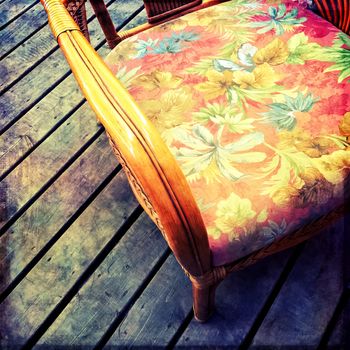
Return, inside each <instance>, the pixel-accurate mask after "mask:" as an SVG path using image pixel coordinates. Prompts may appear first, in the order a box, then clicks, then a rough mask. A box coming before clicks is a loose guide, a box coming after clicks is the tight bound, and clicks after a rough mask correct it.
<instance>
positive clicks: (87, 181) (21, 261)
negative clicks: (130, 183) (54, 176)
mask: <svg viewBox="0 0 350 350" xmlns="http://www.w3.org/2000/svg"><path fill="white" fill-rule="evenodd" d="M116 165H117V162H116V160H115V158H114V156H113V154H112V152H111V150H110V148H109V145H108V141H107V138H106V136H105V135H101V136H100V137H99V139H98V140H97V141H96V142H95V143H94V144H93V145H91V147H89V149H88V150H87V151H86V152H84V153H83V154H82V155H81V157H79V158H78V159H77V161H76V162H75V163H74V164H73V165H72V166H71V167H70V168H69V169H68V170H67V171H66V172H65V173H64V174H63V175H62V176H61V177H60V178H59V179H58V180H57V181H56V182H55V183H54V184H53V185H52V186H50V188H49V189H48V190H47V191H46V192H45V193H44V194H43V196H42V197H41V198H39V199H38V200H37V201H36V202H35V203H34V204H33V205H32V206H31V207H30V208H29V209H28V210H27V211H26V212H25V213H24V214H23V215H22V216H21V217H20V219H19V220H18V221H17V222H16V223H15V224H14V225H13V226H12V227H11V229H10V230H9V231H8V232H7V233H6V234H4V235H3V236H2V237H0V246H1V247H3V248H4V249H3V250H1V251H0V281H1V283H0V293H2V292H3V291H4V290H5V288H7V287H8V285H9V284H10V283H11V282H13V280H14V279H15V278H16V277H17V276H18V275H19V274H20V273H21V271H22V270H23V269H24V268H25V267H26V265H27V264H28V263H29V262H30V261H31V260H32V259H33V258H34V257H35V256H36V254H38V252H39V251H40V250H41V249H43V247H44V246H45V245H46V244H47V242H49V241H50V240H51V239H52V238H53V237H54V235H55V234H56V233H57V232H58V231H59V230H60V229H61V228H62V227H63V226H64V225H65V224H66V222H67V221H68V219H69V218H71V217H72V215H73V214H74V213H75V212H76V211H77V209H78V208H79V207H80V206H81V205H82V204H83V203H84V201H86V200H87V198H88V197H89V196H90V195H91V194H92V193H93V191H94V190H95V189H96V188H97V187H98V185H100V184H101V183H102V181H103V180H104V179H105V178H106V177H107V176H108V175H109V174H110V173H111V172H112V170H113V169H115V167H116Z"/></svg>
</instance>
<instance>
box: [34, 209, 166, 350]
mask: <svg viewBox="0 0 350 350" xmlns="http://www.w3.org/2000/svg"><path fill="white" fill-rule="evenodd" d="M166 250H167V245H166V243H165V241H164V239H163V237H162V235H161V234H160V232H159V230H158V229H157V227H156V226H155V225H154V224H153V223H152V222H151V220H150V219H149V218H148V217H147V215H146V214H142V216H141V217H140V218H139V219H138V220H137V221H136V222H135V224H134V225H133V226H132V227H131V228H130V230H129V231H128V232H127V234H126V235H125V236H124V237H123V238H122V240H121V241H120V242H119V243H118V245H117V246H116V248H115V249H114V250H113V251H112V252H111V253H110V254H109V255H108V256H107V258H106V259H105V260H104V261H103V263H102V264H101V265H100V266H99V268H98V269H97V270H96V271H95V273H94V274H93V275H92V276H91V278H90V279H89V281H88V282H87V283H86V284H85V285H84V286H83V288H82V289H81V290H80V291H79V294H78V295H76V297H74V299H72V301H71V302H70V304H69V305H68V306H67V308H66V309H65V310H64V311H63V312H62V313H61V315H60V316H59V317H58V318H57V319H56V321H55V322H54V323H53V325H52V326H51V327H50V328H49V329H48V331H47V332H46V333H45V335H44V336H43V337H42V338H41V339H40V341H39V343H38V344H39V345H45V346H50V347H55V346H58V345H60V346H64V347H67V348H68V347H69V348H72V347H74V346H80V347H83V348H84V349H90V348H93V347H94V345H96V344H97V342H98V341H99V340H100V338H101V337H102V336H103V334H104V332H105V331H106V330H107V329H108V327H109V325H110V324H111V323H112V321H113V320H114V318H115V317H117V316H118V314H119V313H120V311H121V310H122V309H123V308H124V307H125V305H126V304H127V303H128V301H129V300H130V298H131V297H132V296H133V295H134V294H135V292H136V291H137V290H138V289H139V287H140V284H141V282H142V281H143V280H144V279H145V277H146V276H147V275H148V274H149V273H150V271H151V270H152V269H153V268H154V266H155V264H156V263H157V261H158V260H159V259H160V257H161V256H162V254H164V252H165V251H166ZM39 348H40V346H39Z"/></svg>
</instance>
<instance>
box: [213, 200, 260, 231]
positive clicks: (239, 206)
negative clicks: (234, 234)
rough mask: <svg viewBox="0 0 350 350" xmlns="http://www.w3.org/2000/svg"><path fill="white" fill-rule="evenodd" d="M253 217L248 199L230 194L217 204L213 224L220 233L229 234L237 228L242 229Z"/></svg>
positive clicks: (253, 212) (253, 213) (254, 213)
mask: <svg viewBox="0 0 350 350" xmlns="http://www.w3.org/2000/svg"><path fill="white" fill-rule="evenodd" d="M255 215H256V212H255V211H254V210H253V209H252V203H251V202H250V200H249V199H247V198H241V197H239V196H238V195H236V194H235V193H231V195H230V196H229V197H228V198H227V199H225V200H222V201H220V202H219V204H218V207H217V210H216V217H217V219H216V220H215V224H216V226H217V227H218V228H219V229H220V230H221V231H222V232H231V231H232V230H234V229H235V228H237V227H243V226H244V225H245V224H247V222H248V221H249V220H250V219H252V218H254V217H255Z"/></svg>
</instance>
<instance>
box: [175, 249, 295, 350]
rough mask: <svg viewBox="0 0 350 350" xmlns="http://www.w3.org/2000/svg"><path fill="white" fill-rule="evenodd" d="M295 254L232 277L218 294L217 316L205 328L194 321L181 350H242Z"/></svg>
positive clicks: (266, 261)
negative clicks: (222, 349)
mask: <svg viewBox="0 0 350 350" xmlns="http://www.w3.org/2000/svg"><path fill="white" fill-rule="evenodd" d="M290 255H291V250H288V251H286V252H282V253H279V254H276V255H274V256H270V257H268V258H267V259H264V260H262V261H261V262H258V263H257V264H255V265H252V266H250V267H248V268H246V269H244V270H242V271H239V272H234V273H232V274H231V275H230V276H229V277H228V278H226V279H225V280H224V281H223V282H222V283H221V284H220V285H219V287H218V289H217V292H216V313H215V314H214V315H213V317H212V319H210V320H209V321H208V322H207V323H205V324H200V323H198V322H196V321H195V320H194V319H193V320H192V322H191V323H190V324H189V325H188V327H187V328H186V331H185V332H184V333H183V335H182V337H181V338H180V339H179V341H178V343H177V347H180V348H181V347H186V348H187V347H194V346H201V347H205V348H212V347H217V346H227V347H230V348H234V347H239V346H240V345H241V343H242V341H243V340H244V339H245V337H246V336H247V333H248V332H249V330H250V329H251V327H252V325H253V323H254V321H255V319H256V317H257V314H258V313H259V312H260V310H261V309H262V308H263V306H264V304H265V302H266V300H267V298H268V296H269V295H270V293H271V291H272V289H273V287H274V285H275V283H276V282H277V279H278V278H279V276H280V274H281V273H282V271H283V270H284V268H285V265H286V263H287V261H288V258H289V257H290Z"/></svg>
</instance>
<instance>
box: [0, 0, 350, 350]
mask: <svg viewBox="0 0 350 350" xmlns="http://www.w3.org/2000/svg"><path fill="white" fill-rule="evenodd" d="M117 3H118V10H117ZM140 7H141V1H140V0H124V1H120V0H119V1H113V0H112V1H110V2H109V8H110V9H111V10H112V14H114V21H115V23H118V24H120V25H121V26H125V25H135V24H136V23H140V22H141V21H143V20H144V16H145V15H144V13H143V12H142V11H141V10H142V9H141V8H140ZM135 12H136V16H134V15H133V14H135ZM0 13H1V16H0V28H1V32H0V50H1V52H0V56H1V66H0V113H1V114H0V135H1V136H0V180H1V182H0V261H1V275H0V293H1V294H0V302H1V304H0V348H1V349H18V348H22V347H23V346H24V347H26V348H31V347H34V348H38V349H41V348H43V349H47V348H50V349H66V348H68V349H69V348H72V349H73V348H74V349H90V348H101V347H103V346H105V348H107V349H112V348H119V347H141V348H145V347H149V346H153V347H169V348H173V347H179V348H182V347H183V348H196V347H204V348H212V347H215V348H229V349H233V348H236V347H240V348H241V349H247V348H254V349H255V348H261V347H266V348H268V349H271V348H285V347H291V348H298V349H299V348H300V349H304V348H310V349H314V348H326V347H329V348H336V349H350V342H349V337H350V322H349V318H350V316H349V315H350V289H349V287H350V285H349V272H348V270H349V267H350V263H349V261H350V259H349V255H350V254H349V253H350V249H348V252H347V253H346V249H347V247H348V246H349V240H350V239H349V235H348V236H346V235H345V231H346V229H344V227H345V228H346V227H348V226H349V220H348V225H347V223H346V220H344V221H342V222H339V223H338V224H337V225H334V226H333V227H331V228H329V229H327V230H326V231H325V232H324V234H322V235H321V236H318V237H316V238H315V239H313V240H311V241H309V242H307V243H306V244H304V245H301V246H298V247H297V248H295V249H292V250H288V251H285V252H282V253H280V254H278V255H275V256H273V257H270V258H268V259H266V260H264V261H262V262H261V263H258V264H256V265H255V266H252V267H250V268H248V269H246V270H244V271H242V272H239V273H235V274H232V275H231V276H230V278H228V279H226V280H225V282H224V283H222V285H221V286H220V288H219V289H218V295H217V313H216V314H215V316H214V317H213V318H212V320H211V321H210V322H208V323H207V324H198V323H197V322H195V321H194V319H193V313H192V310H191V302H192V299H191V288H190V283H189V281H188V280H187V278H186V277H185V276H184V274H183V273H182V270H181V268H180V267H179V266H178V264H177V263H176V261H175V259H174V257H173V256H172V254H171V252H170V251H169V249H168V248H167V246H166V244H165V242H164V241H163V238H162V236H161V234H160V233H159V232H158V230H157V228H156V227H155V225H154V224H153V223H152V222H151V221H150V219H148V217H147V216H146V215H145V214H144V213H143V212H142V209H141V208H140V207H139V205H138V204H137V202H136V201H135V199H134V197H133V195H132V193H131V190H130V189H129V186H128V184H127V182H126V178H125V176H124V174H123V171H121V168H120V166H119V165H118V164H117V162H116V160H115V158H114V157H113V155H112V152H111V149H110V147H109V146H108V143H107V140H106V136H105V134H104V133H103V130H102V127H101V126H100V125H98V124H97V122H96V121H95V117H94V114H93V113H92V112H91V111H90V109H89V107H88V106H87V104H86V102H85V101H84V99H83V97H82V95H81V93H80V92H79V90H78V88H77V85H76V83H75V81H74V79H73V77H72V74H71V73H70V71H69V68H68V66H67V64H66V62H65V60H64V59H63V55H62V54H61V52H60V51H59V50H58V47H57V45H56V43H55V41H54V39H53V38H52V36H51V33H50V31H49V28H48V25H47V19H46V15H45V13H44V11H43V9H42V7H41V5H40V3H38V1H37V0H35V1H33V0H0ZM89 16H90V19H91V23H90V28H91V32H92V35H91V36H92V40H93V45H94V46H95V47H96V48H97V49H98V50H99V52H100V54H101V55H102V56H103V55H106V53H107V52H108V49H107V48H106V45H105V44H104V41H103V36H102V33H101V31H100V30H99V29H98V25H97V23H96V22H97V21H96V19H94V17H93V16H92V14H91V11H90V10H89ZM126 18H129V20H128V21H126V22H125V21H124V20H125V19H126ZM123 21H124V22H123ZM346 283H347V284H346Z"/></svg>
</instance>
